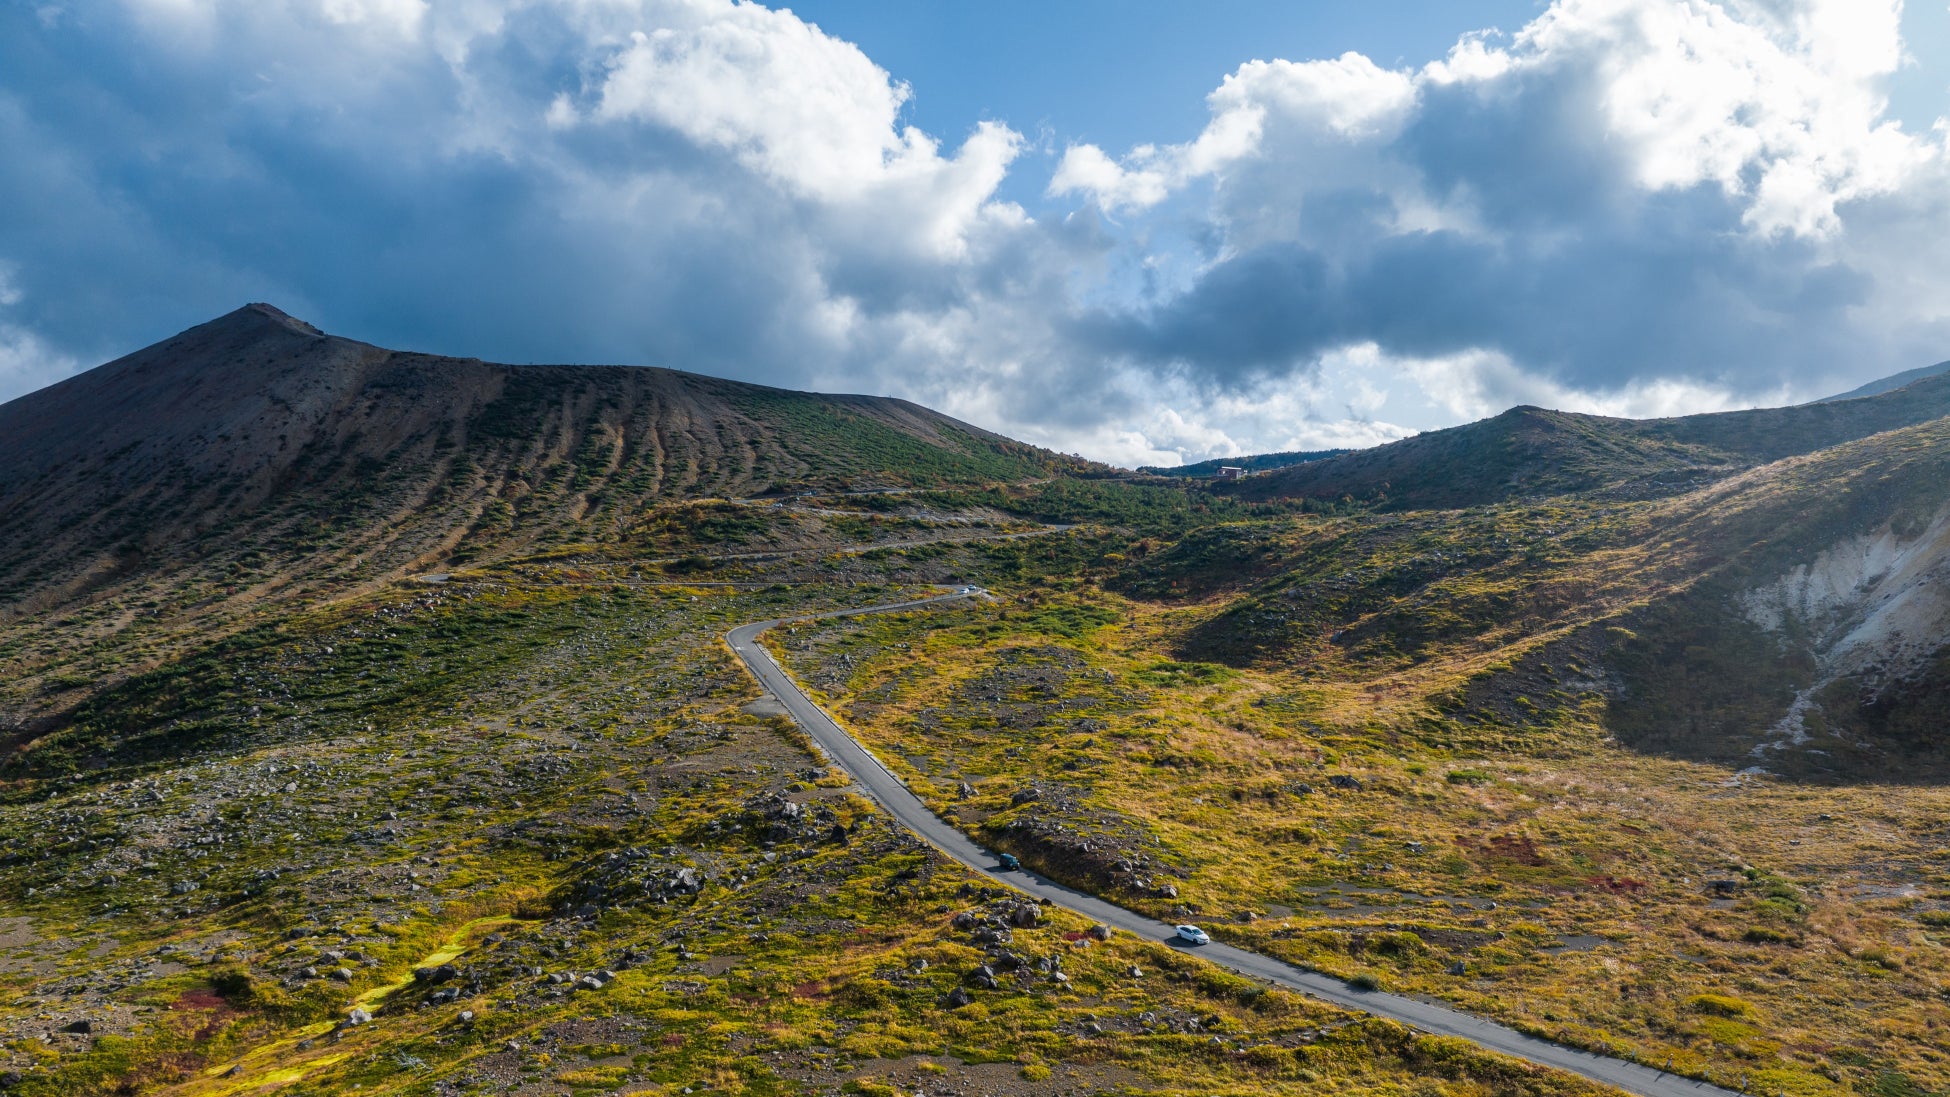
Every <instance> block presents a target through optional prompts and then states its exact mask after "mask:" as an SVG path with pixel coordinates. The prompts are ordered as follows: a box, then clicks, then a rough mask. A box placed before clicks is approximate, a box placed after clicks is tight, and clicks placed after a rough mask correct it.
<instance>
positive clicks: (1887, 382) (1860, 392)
mask: <svg viewBox="0 0 1950 1097" xmlns="http://www.w3.org/2000/svg"><path fill="white" fill-rule="evenodd" d="M1946 373H1950V362H1938V363H1937V364H1936V365H1934V366H1920V367H1918V368H1916V369H1910V370H1904V371H1903V372H1901V373H1893V374H1890V375H1889V376H1887V377H1884V378H1883V379H1881V380H1880V381H1871V382H1869V383H1868V384H1866V385H1863V386H1862V387H1861V388H1857V389H1850V390H1848V391H1847V392H1844V393H1841V394H1840V395H1837V396H1825V397H1823V398H1821V399H1820V400H1817V401H1815V403H1817V404H1829V403H1833V402H1835V401H1837V400H1859V399H1861V398H1862V397H1864V396H1880V395H1882V394H1883V393H1885V392H1894V391H1896V390H1897V389H1899V388H1902V387H1903V386H1905V385H1909V384H1913V383H1915V382H1917V381H1922V380H1926V379H1928V378H1931V377H1941V376H1942V375H1944V374H1946Z"/></svg>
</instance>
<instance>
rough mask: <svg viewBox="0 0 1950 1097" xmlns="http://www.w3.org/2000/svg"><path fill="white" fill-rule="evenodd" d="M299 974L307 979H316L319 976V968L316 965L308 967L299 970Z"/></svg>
mask: <svg viewBox="0 0 1950 1097" xmlns="http://www.w3.org/2000/svg"><path fill="white" fill-rule="evenodd" d="M298 974H300V975H303V976H304V977H305V978H307V979H316V978H318V969H317V968H315V967H308V968H306V969H305V970H303V971H301V972H299V973H298Z"/></svg>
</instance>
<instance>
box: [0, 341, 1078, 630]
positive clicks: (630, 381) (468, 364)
mask: <svg viewBox="0 0 1950 1097" xmlns="http://www.w3.org/2000/svg"><path fill="white" fill-rule="evenodd" d="M1082 465H1083V463H1082V462H1078V461H1075V460H1073V459H1070V458H1065V457H1062V456H1060V455H1057V454H1053V453H1049V452H1047V451H1043V450H1039V449H1036V448H1034V447H1031V446H1028V445H1025V444H1023V443H1020V442H1015V441H1012V440H1010V439H1007V438H1004V437H1001V436H1000V435H996V434H993V433H990V432H988V431H985V430H982V429H980V428H977V427H973V426H970V425H968V424H966V423H962V422H958V421H956V420H954V419H951V418H949V417H947V416H945V415H941V414H939V413H936V412H933V411H929V410H928V409H926V408H923V407H920V406H917V405H915V404H911V403H908V402H907V401H904V400H896V399H891V398H885V397H872V396H825V395H815V394H810V393H801V392H791V391H787V390H784V389H776V388H768V387H765V386H760V385H751V384H742V383H739V382H735V381H727V380H722V379H719V378H713V377H704V376H700V375H697V374H691V373H682V372H679V371H676V370H668V369H655V368H638V367H623V366H510V365H496V364H493V363H488V362H483V361H480V360H478V359H459V358H443V357H436V356H433V355H426V354H410V353H402V352H397V351H390V350H386V349H383V348H380V347H375V346H371V345H369V344H366V343H360V342H355V341H353V340H350V339H342V338H338V337H335V336H330V335H326V334H324V333H322V332H320V331H319V330H318V329H317V328H314V327H312V326H311V325H309V324H307V323H304V322H303V321H300V320H297V319H294V318H292V317H290V316H287V315H285V314H284V313H283V312H280V311H279V310H278V309H276V308H273V307H271V306H270V305H264V304H256V305H250V306H247V307H245V308H241V309H238V310H237V311H236V312H233V313H231V314H229V315H227V316H224V317H221V318H219V319H217V320H214V321H212V322H210V323H207V324H204V325H202V326H200V327H196V328H192V329H190V330H189V331H186V332H183V333H182V334H180V335H177V336H175V337H174V338H171V339H168V340H165V341H163V342H161V343H158V344H156V345H154V346H151V347H148V348H146V349H144V350H140V351H137V352H135V353H134V354H131V355H129V356H127V357H125V358H121V359H118V360H117V361H114V362H110V363H108V364H107V365H104V366H101V367H99V368H97V369H94V370H91V371H89V372H87V373H84V374H81V375H79V376H76V377H73V378H70V379H68V380H66V381H63V382H61V383H59V384H56V385H53V386H50V387H48V388H46V389H43V390H41V391H39V392H35V393H32V394H30V395H28V396H24V397H21V398H20V399H17V400H14V401H12V402H10V403H8V404H5V405H0V619H5V618H9V617H12V618H18V617H19V616H20V615H23V614H29V613H34V612H37V611H41V610H46V609H49V608H52V607H56V606H59V605H62V604H65V603H67V602H70V601H73V600H74V599H77V598H86V597H89V596H90V595H91V593H94V592H99V591H100V590H101V589H102V588H105V587H110V586H114V585H116V584H118V583H123V582H126V581H128V580H130V579H132V578H137V577H141V576H145V575H150V574H152V573H155V572H156V571H158V570H159V569H160V570H171V569H172V568H173V567H175V566H177V565H180V564H182V563H184V562H185V561H190V560H196V561H202V562H205V563H207V562H209V561H211V560H214V559H217V558H220V557H225V556H227V555H230V554H232V553H238V552H241V553H245V554H252V555H268V556H270V557H274V558H278V559H281V560H284V561H286V562H287V563H286V566H287V567H289V568H295V569H299V570H303V571H307V572H316V571H318V569H319V568H320V566H321V565H329V566H330V567H331V568H332V569H336V570H340V571H356V572H358V573H360V574H364V575H369V576H375V577H376V576H383V575H387V574H392V573H395V572H397V571H399V570H400V569H402V568H408V567H419V566H433V565H444V564H446V563H449V562H454V561H460V560H470V559H481V558H484V557H489V556H494V555H496V554H500V553H505V552H508V551H514V550H518V549H520V550H526V549H530V548H533V547H535V546H537V545H543V544H548V543H552V542H560V541H573V540H599V539H606V538H613V537H615V536H617V535H619V534H620V533H622V532H623V531H624V530H626V528H627V527H628V526H629V524H630V523H631V522H632V521H634V520H635V519H636V518H637V517H638V516H640V515H641V514H642V512H643V510H644V508H645V507H646V506H648V505H650V504H654V503H658V502H666V501H669V500H674V499H697V498H706V497H726V496H739V497H747V496H764V495H779V494H783V493H788V492H799V491H807V490H813V489H820V490H833V489H846V488H874V487H938V486H945V485H955V484H971V483H979V482H992V481H1008V480H1020V479H1024V478H1029V477H1037V476H1046V475H1049V474H1050V473H1051V472H1053V471H1055V470H1058V469H1062V468H1071V467H1082Z"/></svg>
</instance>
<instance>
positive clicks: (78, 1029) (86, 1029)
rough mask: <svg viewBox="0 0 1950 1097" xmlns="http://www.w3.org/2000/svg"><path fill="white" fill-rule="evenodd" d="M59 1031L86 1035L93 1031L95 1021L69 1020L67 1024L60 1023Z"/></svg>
mask: <svg viewBox="0 0 1950 1097" xmlns="http://www.w3.org/2000/svg"><path fill="white" fill-rule="evenodd" d="M61 1031H62V1032H75V1033H80V1034H81V1035H83V1036H86V1035H88V1034H89V1033H91V1032H93V1031H95V1023H94V1022H93V1021H71V1022H69V1023H68V1024H65V1025H62V1026H61Z"/></svg>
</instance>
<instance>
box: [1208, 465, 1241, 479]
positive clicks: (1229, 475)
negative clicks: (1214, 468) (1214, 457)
mask: <svg viewBox="0 0 1950 1097" xmlns="http://www.w3.org/2000/svg"><path fill="white" fill-rule="evenodd" d="M1213 475H1214V476H1216V477H1217V478H1218V479H1220V480H1237V479H1239V478H1240V477H1241V476H1244V475H1246V470H1245V469H1242V468H1240V467H1238V466H1237V465H1220V466H1219V471H1218V472H1216V473H1214V474H1213Z"/></svg>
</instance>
